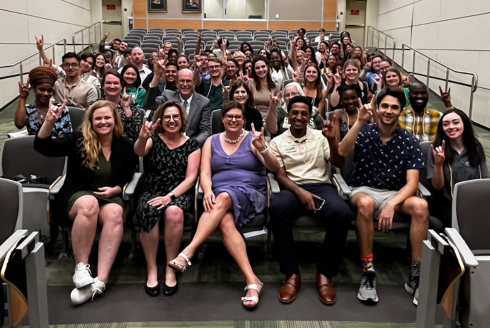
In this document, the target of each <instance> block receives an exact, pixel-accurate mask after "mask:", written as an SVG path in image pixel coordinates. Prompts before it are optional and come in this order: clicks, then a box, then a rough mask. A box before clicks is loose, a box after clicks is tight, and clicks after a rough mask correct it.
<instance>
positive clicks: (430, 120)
mask: <svg viewBox="0 0 490 328" xmlns="http://www.w3.org/2000/svg"><path fill="white" fill-rule="evenodd" d="M441 116H442V113H441V112H438V111H437V110H435V109H427V108H425V109H424V112H423V113H420V114H417V113H416V112H415V111H414V110H413V109H412V106H408V107H407V108H406V109H404V110H403V111H402V112H401V114H400V118H399V119H398V125H399V126H400V127H401V128H402V129H405V130H407V131H408V132H410V133H412V134H413V135H414V136H415V137H416V138H417V139H418V140H419V141H434V139H435V138H436V134H437V125H438V124H439V120H440V119H441Z"/></svg>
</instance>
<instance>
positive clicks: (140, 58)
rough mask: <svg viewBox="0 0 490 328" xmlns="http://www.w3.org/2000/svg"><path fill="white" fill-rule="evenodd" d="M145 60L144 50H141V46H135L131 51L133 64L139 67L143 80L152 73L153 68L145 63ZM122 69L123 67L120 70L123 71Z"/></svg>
mask: <svg viewBox="0 0 490 328" xmlns="http://www.w3.org/2000/svg"><path fill="white" fill-rule="evenodd" d="M144 60H145V54H144V53H143V50H141V48H140V47H134V48H133V50H132V51H131V64H133V65H134V66H136V68H137V69H138V72H139V74H140V78H141V81H144V80H145V79H146V77H147V76H148V74H150V73H151V70H150V69H149V68H148V67H146V65H145V64H144ZM121 71H122V67H121V68H119V70H118V72H119V73H121Z"/></svg>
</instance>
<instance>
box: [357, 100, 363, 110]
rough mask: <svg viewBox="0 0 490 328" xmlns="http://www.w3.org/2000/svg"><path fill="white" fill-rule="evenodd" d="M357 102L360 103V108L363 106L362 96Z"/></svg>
mask: <svg viewBox="0 0 490 328" xmlns="http://www.w3.org/2000/svg"><path fill="white" fill-rule="evenodd" d="M357 102H358V103H359V109H360V108H361V107H362V101H361V99H360V98H357Z"/></svg>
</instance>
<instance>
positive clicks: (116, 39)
mask: <svg viewBox="0 0 490 328" xmlns="http://www.w3.org/2000/svg"><path fill="white" fill-rule="evenodd" d="M112 41H119V42H121V39H118V38H115V39H112Z"/></svg>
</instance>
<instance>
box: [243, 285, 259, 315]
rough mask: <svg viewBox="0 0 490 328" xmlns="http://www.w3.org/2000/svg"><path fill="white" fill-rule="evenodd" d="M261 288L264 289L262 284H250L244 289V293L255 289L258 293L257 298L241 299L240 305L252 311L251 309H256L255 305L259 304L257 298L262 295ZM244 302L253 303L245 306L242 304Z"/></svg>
mask: <svg viewBox="0 0 490 328" xmlns="http://www.w3.org/2000/svg"><path fill="white" fill-rule="evenodd" d="M262 287H264V284H263V283H260V285H259V284H251V285H248V286H246V287H245V291H247V290H249V289H255V290H256V291H257V292H258V293H259V296H258V297H257V296H251V297H242V304H243V306H244V307H245V308H247V309H253V308H255V307H257V304H259V297H260V296H261V295H262ZM246 301H252V302H255V303H254V304H252V305H245V304H244V303H243V302H246Z"/></svg>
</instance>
